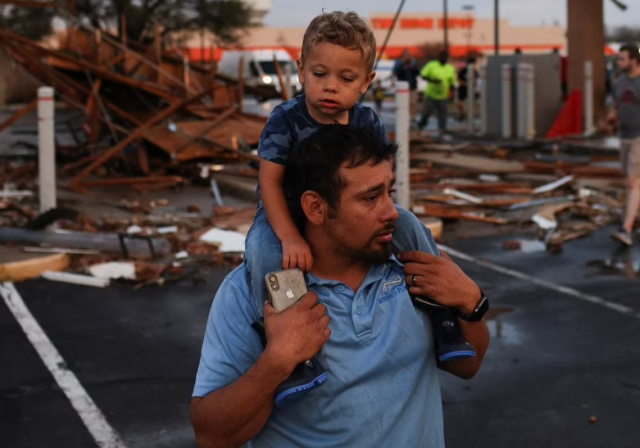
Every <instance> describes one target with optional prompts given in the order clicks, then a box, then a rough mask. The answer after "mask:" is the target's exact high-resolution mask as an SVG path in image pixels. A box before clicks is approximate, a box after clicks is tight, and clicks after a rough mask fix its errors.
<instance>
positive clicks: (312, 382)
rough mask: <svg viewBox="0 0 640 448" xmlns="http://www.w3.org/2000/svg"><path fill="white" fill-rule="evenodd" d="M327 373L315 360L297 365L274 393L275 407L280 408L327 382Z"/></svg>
mask: <svg viewBox="0 0 640 448" xmlns="http://www.w3.org/2000/svg"><path fill="white" fill-rule="evenodd" d="M328 378H329V373H328V372H327V371H326V370H325V368H324V367H323V366H322V364H320V361H318V360H317V359H316V358H313V359H311V360H309V361H307V362H305V363H302V364H299V365H298V366H297V367H296V368H295V370H294V371H293V373H292V374H291V375H290V376H289V378H287V379H286V380H285V381H284V382H283V383H282V384H280V385H279V386H278V387H277V389H276V393H275V400H276V406H278V407H279V408H282V407H284V406H286V405H288V404H289V403H292V402H294V401H296V400H297V399H298V398H300V397H301V396H303V395H304V394H306V393H307V392H309V391H310V390H311V389H315V388H316V387H318V386H320V385H321V384H322V383H324V382H325V381H327V379H328Z"/></svg>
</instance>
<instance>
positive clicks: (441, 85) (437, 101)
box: [418, 51, 458, 134]
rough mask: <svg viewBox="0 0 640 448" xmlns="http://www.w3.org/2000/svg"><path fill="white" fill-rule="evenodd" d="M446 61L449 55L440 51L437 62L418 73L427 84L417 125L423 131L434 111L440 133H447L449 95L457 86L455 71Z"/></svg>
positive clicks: (430, 63)
mask: <svg viewBox="0 0 640 448" xmlns="http://www.w3.org/2000/svg"><path fill="white" fill-rule="evenodd" d="M448 60H449V53H448V52H447V51H441V52H440V55H439V56H438V60H436V61H431V62H429V63H428V64H427V65H425V66H424V68H423V69H422V71H421V72H420V76H421V77H422V79H425V80H426V81H427V82H428V84H427V88H426V89H425V92H424V108H423V110H422V117H420V122H419V123H418V128H419V129H423V128H424V127H425V126H426V125H427V124H428V123H429V118H430V116H431V114H433V112H434V111H435V112H436V113H437V114H438V129H440V133H441V134H445V133H446V132H447V118H448V111H447V109H448V107H449V94H450V92H451V89H452V88H453V87H456V85H457V84H458V80H457V76H456V69H455V68H454V67H453V65H451V64H449V62H448Z"/></svg>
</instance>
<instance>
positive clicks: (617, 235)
mask: <svg viewBox="0 0 640 448" xmlns="http://www.w3.org/2000/svg"><path fill="white" fill-rule="evenodd" d="M611 238H613V239H614V240H618V241H620V242H621V243H622V244H624V245H626V246H632V245H633V236H632V235H631V234H630V233H629V232H627V231H626V230H625V229H623V228H620V229H618V230H617V231H615V232H613V233H612V234H611Z"/></svg>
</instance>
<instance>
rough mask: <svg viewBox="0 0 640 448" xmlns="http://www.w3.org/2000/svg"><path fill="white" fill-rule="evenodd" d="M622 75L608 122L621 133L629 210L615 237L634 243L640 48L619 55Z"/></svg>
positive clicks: (638, 203)
mask: <svg viewBox="0 0 640 448" xmlns="http://www.w3.org/2000/svg"><path fill="white" fill-rule="evenodd" d="M618 68H619V69H620V72H621V74H620V76H619V77H618V79H617V80H616V82H615V84H614V85H613V98H614V101H615V105H614V107H613V109H612V110H611V112H610V113H609V116H608V117H607V122H608V123H609V124H610V125H611V126H612V127H617V128H618V130H619V134H620V140H621V146H620V157H621V162H622V168H623V170H624V174H625V176H626V178H627V195H628V196H627V209H626V213H625V219H624V222H623V224H622V227H621V228H620V229H619V230H618V231H617V232H614V233H613V234H612V235H611V236H612V238H614V239H616V240H618V241H620V242H621V243H622V244H624V245H626V246H631V245H633V227H634V225H635V222H636V218H637V216H638V211H639V210H640V51H639V50H638V47H637V46H635V45H625V46H624V47H622V48H621V49H620V54H619V56H618Z"/></svg>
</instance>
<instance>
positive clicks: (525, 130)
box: [516, 63, 535, 140]
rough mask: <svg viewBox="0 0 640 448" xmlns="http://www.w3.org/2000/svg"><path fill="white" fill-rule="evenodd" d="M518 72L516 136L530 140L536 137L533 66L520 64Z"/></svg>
mask: <svg viewBox="0 0 640 448" xmlns="http://www.w3.org/2000/svg"><path fill="white" fill-rule="evenodd" d="M516 69H517V71H518V98H517V102H518V104H517V111H518V123H517V131H516V134H517V136H518V138H521V139H525V140H530V139H532V138H533V137H534V136H535V96H534V82H535V78H534V74H535V69H534V67H533V65H531V64H526V63H519V64H518V65H517V68H516Z"/></svg>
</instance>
